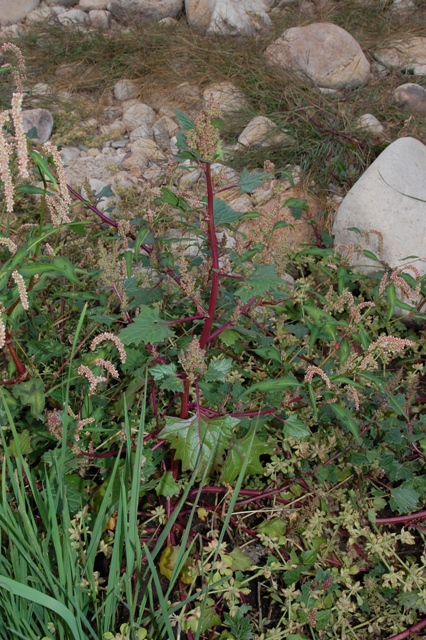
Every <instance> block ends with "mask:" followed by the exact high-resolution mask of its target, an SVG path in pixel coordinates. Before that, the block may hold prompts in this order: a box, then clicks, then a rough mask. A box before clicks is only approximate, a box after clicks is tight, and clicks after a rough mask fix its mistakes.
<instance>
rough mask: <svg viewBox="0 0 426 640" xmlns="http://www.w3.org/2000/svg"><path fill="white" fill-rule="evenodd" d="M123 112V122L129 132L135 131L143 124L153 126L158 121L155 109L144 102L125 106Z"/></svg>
mask: <svg viewBox="0 0 426 640" xmlns="http://www.w3.org/2000/svg"><path fill="white" fill-rule="evenodd" d="M123 111H124V113H123V117H122V121H123V123H124V125H125V127H126V129H127V131H133V130H134V129H136V128H137V127H140V126H141V125H143V124H145V125H148V126H152V125H153V124H154V122H155V119H156V115H155V111H154V109H151V107H150V106H148V105H147V104H144V103H143V102H137V101H136V103H134V104H130V105H129V106H127V105H125V107H124V109H123Z"/></svg>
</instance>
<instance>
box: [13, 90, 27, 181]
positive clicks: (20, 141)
mask: <svg viewBox="0 0 426 640" xmlns="http://www.w3.org/2000/svg"><path fill="white" fill-rule="evenodd" d="M22 97H23V96H22V93H14V94H13V96H12V120H13V126H14V129H15V142H16V152H17V154H18V167H19V175H20V176H21V178H29V175H30V174H29V171H28V162H29V156H28V146H27V137H26V135H25V131H24V127H23V124H22V113H21V108H22Z"/></svg>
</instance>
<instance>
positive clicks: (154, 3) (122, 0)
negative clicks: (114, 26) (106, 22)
mask: <svg viewBox="0 0 426 640" xmlns="http://www.w3.org/2000/svg"><path fill="white" fill-rule="evenodd" d="M183 2H184V0H111V2H110V3H109V4H108V9H109V11H111V13H112V15H113V16H114V18H117V19H118V20H123V19H126V18H133V19H135V18H139V19H143V20H162V19H163V18H177V17H178V16H179V15H180V14H181V13H182V11H183Z"/></svg>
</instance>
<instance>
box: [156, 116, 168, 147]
mask: <svg viewBox="0 0 426 640" xmlns="http://www.w3.org/2000/svg"><path fill="white" fill-rule="evenodd" d="M153 132H154V140H155V142H156V143H157V144H158V146H159V147H160V149H161V150H162V151H165V152H169V151H170V136H169V132H168V131H167V129H166V127H165V126H164V125H162V124H161V123H159V122H156V123H155V124H154V127H153Z"/></svg>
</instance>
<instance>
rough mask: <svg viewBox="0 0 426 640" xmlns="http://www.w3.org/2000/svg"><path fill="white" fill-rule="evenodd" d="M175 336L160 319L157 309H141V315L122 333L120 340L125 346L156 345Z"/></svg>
mask: <svg viewBox="0 0 426 640" xmlns="http://www.w3.org/2000/svg"><path fill="white" fill-rule="evenodd" d="M172 335H173V331H172V330H171V329H170V328H169V326H168V325H167V322H166V321H165V320H163V319H162V318H160V311H159V309H157V308H151V307H146V306H144V305H143V306H141V307H140V313H139V315H138V316H137V317H136V318H135V320H134V322H133V323H132V324H129V325H128V326H127V327H126V328H125V329H123V331H121V332H120V334H119V338H120V340H121V341H122V343H123V344H132V343H134V344H139V343H140V342H143V343H144V344H156V343H158V342H163V341H164V340H167V338H170V337H171V336H172Z"/></svg>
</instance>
